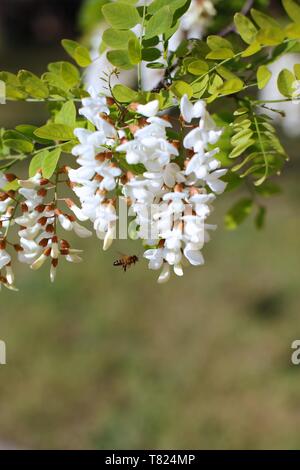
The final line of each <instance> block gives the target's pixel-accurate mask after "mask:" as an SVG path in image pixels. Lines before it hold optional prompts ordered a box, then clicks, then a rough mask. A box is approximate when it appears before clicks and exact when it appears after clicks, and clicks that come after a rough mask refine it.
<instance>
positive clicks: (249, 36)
mask: <svg viewBox="0 0 300 470" xmlns="http://www.w3.org/2000/svg"><path fill="white" fill-rule="evenodd" d="M234 24H235V26H236V29H237V32H238V33H239V35H240V36H241V38H242V39H243V41H245V42H246V43H247V44H252V43H253V41H254V40H255V37H256V34H257V28H256V27H255V25H254V24H253V23H252V21H251V20H249V18H247V17H246V16H244V15H242V13H236V14H235V16H234Z"/></svg>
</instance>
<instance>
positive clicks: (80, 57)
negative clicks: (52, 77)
mask: <svg viewBox="0 0 300 470" xmlns="http://www.w3.org/2000/svg"><path fill="white" fill-rule="evenodd" d="M73 59H74V60H75V62H76V63H77V64H78V65H79V66H80V67H88V66H89V65H90V64H91V63H92V59H91V56H90V53H89V50H88V49H87V48H86V47H84V46H78V47H77V48H76V49H75V52H74V56H73Z"/></svg>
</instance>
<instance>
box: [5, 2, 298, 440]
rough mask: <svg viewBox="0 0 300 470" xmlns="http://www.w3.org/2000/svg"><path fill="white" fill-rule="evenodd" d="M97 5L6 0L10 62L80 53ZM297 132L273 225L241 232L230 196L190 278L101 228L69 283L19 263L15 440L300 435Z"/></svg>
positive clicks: (20, 107)
mask: <svg viewBox="0 0 300 470" xmlns="http://www.w3.org/2000/svg"><path fill="white" fill-rule="evenodd" d="M94 3H95V2H94ZM220 3H223V4H225V3H226V5H228V6H230V8H231V7H232V8H235V6H236V5H235V4H236V2H234V1H233V2H228V1H226V2H220ZM239 3H241V2H239ZM275 3H278V2H275ZM81 4H82V2H81V1H80V0H60V1H51V0H47V1H46V0H45V1H44V0H1V2H0V17H1V21H0V63H1V67H0V68H1V70H9V71H12V72H16V71H17V70H18V69H20V68H27V69H30V70H32V71H34V72H36V73H41V72H43V71H44V69H45V67H46V64H47V63H48V62H50V61H51V60H60V59H61V58H62V59H65V58H66V56H65V54H64V51H63V50H62V48H61V47H60V45H59V42H60V39H61V38H63V37H75V38H76V37H80V35H81V34H82V28H81V27H80V25H81V26H82V20H81V22H80V21H79V22H78V18H79V17H80V15H79V13H80V7H81ZM229 4H230V5H229ZM223 8H224V5H223ZM81 18H82V15H81ZM93 18H94V16H93ZM46 116H47V115H46V111H45V109H44V107H43V106H42V105H40V104H35V105H30V104H27V103H11V102H10V103H8V104H7V105H5V106H0V119H1V126H3V127H9V126H15V125H17V124H22V123H25V122H30V123H32V124H41V123H43V120H44V119H45V117H46ZM283 140H284V142H285V145H286V146H287V148H288V150H289V152H290V155H291V162H290V163H289V164H288V166H287V168H286V170H285V172H284V175H283V176H282V178H281V183H282V186H283V194H282V195H279V196H277V197H275V198H273V200H272V201H271V200H270V201H268V202H267V206H268V219H267V225H266V228H265V229H264V230H263V231H259V232H258V231H257V230H256V229H255V228H254V225H253V221H251V220H249V221H247V222H246V223H244V224H243V225H242V226H241V227H240V228H239V229H238V230H237V231H236V232H228V231H226V230H225V229H224V227H223V222H222V220H223V216H224V214H225V212H226V210H228V208H229V207H230V205H231V204H232V203H233V202H234V201H235V200H236V199H237V198H238V195H237V194H226V195H224V197H222V198H220V200H219V201H218V203H217V209H216V212H215V214H214V215H213V219H214V220H213V221H214V222H217V223H218V224H219V230H218V231H217V232H216V233H215V234H214V236H213V240H212V241H211V243H210V244H209V245H208V246H207V248H206V249H205V257H206V261H207V264H206V265H205V267H203V268H200V269H192V268H191V269H187V270H186V273H185V276H184V278H183V279H176V278H175V277H174V278H173V279H172V280H171V282H170V283H169V284H167V285H163V286H158V285H157V283H156V273H154V272H151V271H148V269H147V266H146V263H145V262H144V261H141V262H140V263H139V264H138V265H137V266H136V267H135V268H134V269H132V270H130V271H129V272H128V273H127V274H124V273H123V272H122V271H118V270H117V269H116V268H114V267H113V266H112V262H113V260H114V259H115V258H116V257H118V253H117V252H118V250H119V251H123V252H124V251H125V252H128V251H129V252H130V251H133V250H135V244H134V245H132V244H130V243H129V244H127V243H119V242H116V244H115V245H114V246H113V248H112V249H111V250H110V251H109V252H108V253H105V254H103V252H102V250H101V245H100V243H99V242H98V241H96V240H95V239H94V240H88V241H86V242H85V255H84V259H85V262H84V264H82V265H80V266H76V269H75V268H74V267H73V266H72V265H64V266H62V267H61V269H60V270H59V275H58V279H57V282H56V284H55V285H50V283H49V280H48V269H47V268H45V269H43V270H42V271H41V272H39V273H38V274H37V275H36V274H34V273H32V272H30V271H29V270H28V269H27V268H26V267H25V268H23V267H22V266H19V267H18V287H19V288H20V292H19V293H16V294H15V293H11V292H8V291H2V292H1V296H0V338H1V339H3V340H5V341H6V344H7V361H8V364H7V365H6V366H0V447H1V446H2V447H4V448H7V447H9V446H12V447H16V448H27V449H30V448H32V449H53V448H58V449H69V448H73V449H109V448H110V449H133V448H135V449H143V448H145V449H150V448H157V449H159V448H169V449H179V448H187V449H196V448H198V449H263V448H264V449H266V448H272V449H279V448H299V447H300V435H299V432H298V431H299V426H300V366H299V367H297V366H293V365H292V364H291V360H290V356H291V352H292V351H291V343H292V341H293V340H294V339H297V338H299V337H300V319H299V317H300V289H299V279H300V264H299V248H300V235H299V234H300V218H299V201H300V185H299V177H300V166H299V143H300V142H299V140H297V139H293V140H292V139H291V138H289V139H286V138H285V136H283ZM77 245H78V243H77Z"/></svg>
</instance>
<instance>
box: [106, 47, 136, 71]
mask: <svg viewBox="0 0 300 470" xmlns="http://www.w3.org/2000/svg"><path fill="white" fill-rule="evenodd" d="M106 57H107V59H108V61H109V62H110V63H111V64H112V65H114V66H115V67H118V68H120V69H124V70H129V69H132V68H133V67H134V65H133V64H132V63H131V61H130V58H129V54H128V52H127V51H125V50H122V49H116V50H114V51H109V52H108V53H107V54H106Z"/></svg>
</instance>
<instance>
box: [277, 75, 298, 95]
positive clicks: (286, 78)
mask: <svg viewBox="0 0 300 470" xmlns="http://www.w3.org/2000/svg"><path fill="white" fill-rule="evenodd" d="M295 80H296V78H295V76H294V74H293V73H292V72H290V70H287V69H284V70H282V71H281V72H280V74H279V76H278V80H277V86H278V90H279V91H280V93H281V94H282V95H283V96H287V97H290V96H292V94H293V92H294V83H295Z"/></svg>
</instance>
